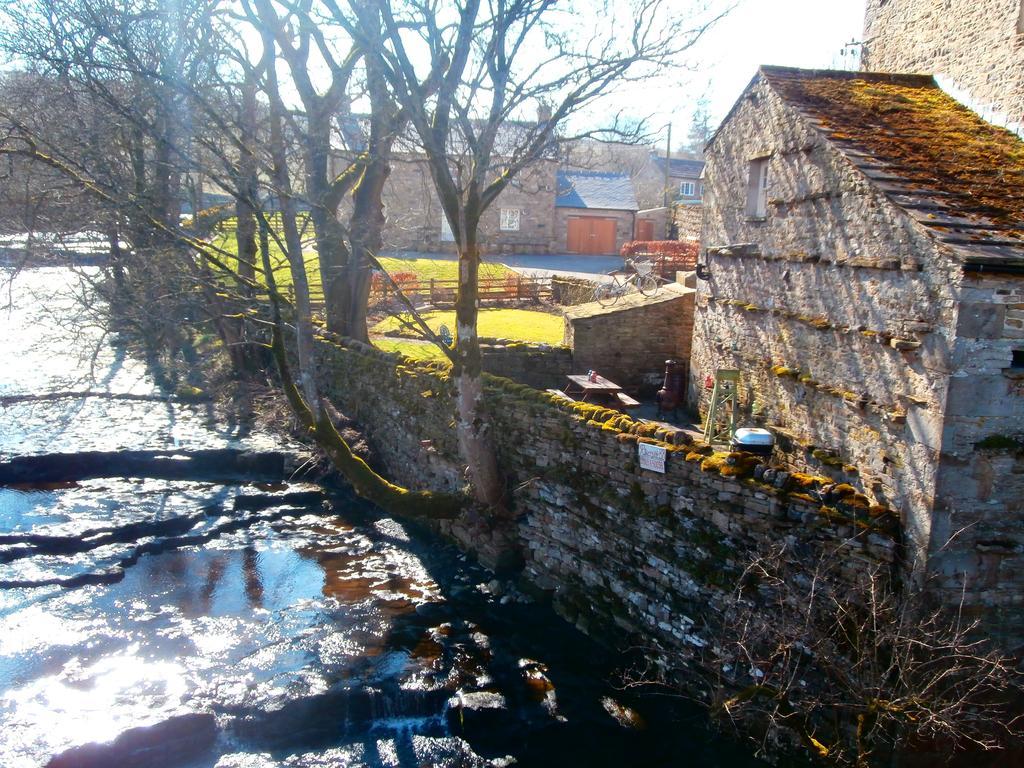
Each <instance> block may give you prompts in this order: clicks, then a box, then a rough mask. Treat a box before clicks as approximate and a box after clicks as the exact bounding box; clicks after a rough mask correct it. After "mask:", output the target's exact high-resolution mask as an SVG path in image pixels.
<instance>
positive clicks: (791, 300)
mask: <svg viewBox="0 0 1024 768" xmlns="http://www.w3.org/2000/svg"><path fill="white" fill-rule="evenodd" d="M706 159H707V171H706V179H705V185H706V186H705V209H706V214H705V217H704V230H703V243H704V246H705V253H706V256H705V259H706V263H707V270H708V273H709V275H708V279H707V280H706V281H702V282H700V284H699V288H698V293H697V299H696V308H695V320H694V325H695V328H694V341H693V355H692V368H693V371H694V379H695V380H696V382H699V383H700V384H701V385H702V386H701V387H700V388H699V389H698V391H699V392H701V393H702V396H703V397H705V398H706V390H705V389H704V388H703V382H704V378H705V377H706V376H707V375H710V374H712V373H714V371H715V370H716V369H719V368H738V369H740V370H741V371H742V386H741V400H742V402H743V404H744V406H745V408H746V409H747V414H748V416H749V418H750V419H751V420H755V421H756V420H761V421H763V422H765V423H767V424H768V425H770V426H771V427H773V428H774V429H776V430H777V432H778V434H779V435H780V437H781V438H782V443H783V447H784V448H785V449H787V460H788V461H789V462H790V463H791V465H792V466H794V467H796V468H802V469H811V470H813V471H815V472H818V473H826V474H828V475H830V476H832V477H833V478H834V479H835V480H836V481H841V482H848V483H851V484H853V485H855V486H857V487H858V488H860V489H861V490H863V491H864V492H865V493H866V494H867V495H868V496H869V497H871V498H872V499H873V500H875V501H876V502H877V503H880V504H885V503H889V504H891V505H893V506H894V507H896V508H898V509H900V511H901V522H902V528H903V537H904V545H905V548H906V552H907V555H908V562H909V564H910V565H911V567H912V572H913V574H914V575H915V576H916V577H917V578H919V579H925V578H927V581H926V582H925V583H926V584H927V586H928V588H929V589H931V590H934V593H935V594H938V595H939V596H942V597H944V598H945V599H947V600H948V601H950V602H956V601H958V600H959V599H960V597H961V589H963V590H965V593H964V594H965V596H966V600H967V604H968V606H969V607H971V608H973V609H975V610H977V611H978V613H979V614H980V615H982V616H983V617H984V619H985V620H986V622H987V623H988V625H989V626H990V627H992V628H993V629H999V630H1002V631H1006V632H1008V633H1010V634H1011V635H1013V636H1014V637H1015V638H1016V639H1017V640H1018V641H1019V640H1020V638H1021V635H1022V633H1021V631H1020V630H1021V621H1020V620H1021V618H1022V616H1024V611H1022V610H1021V609H1022V607H1024V567H1022V566H1024V461H1022V460H1021V457H1022V455H1024V442H1022V436H1024V196H1022V195H1021V194H1020V193H1019V191H1018V190H1019V186H1020V185H1019V179H1020V178H1021V177H1022V176H1024V143H1022V142H1021V141H1020V140H1019V139H1018V138H1017V137H1016V136H1014V135H1013V134H1011V133H1009V132H1008V131H1005V130H1002V129H999V128H995V127H993V126H991V125H990V124H988V123H986V122H984V121H983V120H981V119H980V118H979V117H978V116H977V115H976V114H974V113H973V112H971V111H970V110H968V109H966V108H965V107H963V106H962V105H960V104H958V103H957V102H956V101H955V100H953V99H952V98H950V97H949V96H947V95H946V94H944V93H943V92H942V91H941V90H940V89H939V88H938V87H937V85H936V83H935V81H934V80H933V79H932V78H930V77H926V76H919V75H884V74H869V73H851V72H828V71H806V70H794V69H782V68H774V67H764V68H762V69H761V70H760V71H759V72H758V74H757V75H756V76H755V77H754V79H753V80H752V81H751V83H750V85H749V86H748V87H747V89H746V90H745V91H744V92H743V94H742V95H741V96H740V98H739V100H738V101H737V102H736V104H735V106H734V107H733V108H732V111H731V112H730V113H729V115H728V116H727V117H726V119H725V121H724V122H723V124H722V126H721V127H720V128H719V130H718V132H717V133H716V134H715V136H714V137H713V138H712V140H711V142H710V143H709V145H708V148H707V152H706ZM704 405H706V402H705V403H704ZM951 539H952V541H950V540H951Z"/></svg>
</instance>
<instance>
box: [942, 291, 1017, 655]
mask: <svg viewBox="0 0 1024 768" xmlns="http://www.w3.org/2000/svg"><path fill="white" fill-rule="evenodd" d="M958 298H959V300H960V302H961V303H960V305H959V314H958V318H957V328H956V332H957V339H956V344H955V346H954V348H953V352H952V356H951V358H950V360H949V361H948V370H949V372H950V378H949V390H948V394H947V396H946V408H945V418H944V420H943V422H942V456H941V463H940V466H939V472H938V485H937V488H936V494H935V496H936V503H935V511H934V520H933V523H932V546H931V550H932V552H933V553H934V554H933V556H932V558H931V561H930V563H929V565H930V568H931V572H932V573H933V574H934V575H935V578H936V579H937V585H936V586H937V588H938V589H940V590H941V591H942V592H943V593H944V596H945V598H946V599H947V601H948V602H954V601H958V600H959V599H960V597H961V595H962V594H963V596H964V597H965V599H966V602H967V604H968V606H969V607H970V608H971V609H972V610H973V611H975V613H976V614H977V615H978V616H979V617H983V618H984V619H985V620H986V624H987V626H989V627H990V628H991V630H992V631H996V632H1001V631H1004V630H1006V629H1007V628H1012V629H1011V631H1010V632H1008V633H1007V634H1008V640H1009V641H1010V642H1011V643H1012V641H1013V640H1014V639H1016V641H1017V642H1020V627H1021V626H1024V525H1022V521H1024V359H1021V358H1024V322H1022V320H1024V317H1022V316H1024V278H1012V277H1007V276H1001V275H985V274H981V275H968V276H967V277H966V279H964V280H963V281H962V283H961V284H960V285H959V292H958ZM950 539H953V541H954V545H953V546H947V542H948V541H949V540H950ZM965 574H967V575H968V576H969V578H967V579H966V580H965V579H964V575H965ZM965 589H966V593H965V594H964V590H965ZM1014 634H1015V635H1016V638H1014V637H1013V635H1014Z"/></svg>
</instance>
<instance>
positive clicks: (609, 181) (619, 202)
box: [555, 171, 640, 211]
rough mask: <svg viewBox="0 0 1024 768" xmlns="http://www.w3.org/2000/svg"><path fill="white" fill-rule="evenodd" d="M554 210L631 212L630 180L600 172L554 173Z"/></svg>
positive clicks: (633, 199)
mask: <svg viewBox="0 0 1024 768" xmlns="http://www.w3.org/2000/svg"><path fill="white" fill-rule="evenodd" d="M557 177H558V194H557V195H556V196H555V207H556V208H595V209H602V210H606V211H635V210H637V209H638V208H639V207H640V206H639V205H637V202H636V192H635V191H634V190H633V180H632V179H631V178H630V177H629V175H628V174H625V173H604V172H602V171H558V174H557Z"/></svg>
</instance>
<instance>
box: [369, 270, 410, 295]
mask: <svg viewBox="0 0 1024 768" xmlns="http://www.w3.org/2000/svg"><path fill="white" fill-rule="evenodd" d="M391 279H392V280H394V281H395V284H396V285H397V286H398V287H399V288H401V289H402V293H405V294H412V293H416V292H417V291H418V290H419V287H420V281H419V275H417V274H416V273H415V272H395V274H393V275H392V276H391ZM393 290H394V289H393V288H392V287H391V281H389V280H386V279H385V278H384V276H383V275H381V274H380V273H379V272H374V274H373V277H372V278H370V293H371V294H372V295H374V296H380V295H381V294H385V293H392V292H393Z"/></svg>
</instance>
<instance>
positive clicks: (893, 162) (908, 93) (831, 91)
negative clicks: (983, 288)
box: [755, 67, 1024, 268]
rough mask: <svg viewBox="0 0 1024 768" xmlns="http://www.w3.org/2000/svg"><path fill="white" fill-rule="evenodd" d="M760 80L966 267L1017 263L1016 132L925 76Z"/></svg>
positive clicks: (813, 75)
mask: <svg viewBox="0 0 1024 768" xmlns="http://www.w3.org/2000/svg"><path fill="white" fill-rule="evenodd" d="M759 76H760V77H763V78H764V79H765V80H766V81H767V82H768V84H769V85H770V87H771V88H772V90H773V91H775V92H776V93H777V94H778V95H779V96H780V97H781V98H782V99H783V100H784V101H785V102H786V103H787V104H789V105H790V106H792V107H793V108H795V109H796V110H797V111H799V112H800V113H801V114H802V115H803V116H804V117H805V118H807V119H809V120H810V121H811V123H812V124H813V125H815V127H816V128H817V129H818V130H820V131H821V132H822V133H824V135H825V136H826V137H827V138H828V139H829V141H830V142H831V143H832V144H833V145H835V146H836V147H837V148H838V149H839V150H840V151H841V152H842V153H843V154H844V155H845V156H846V158H847V159H848V160H849V161H850V162H852V163H853V164H854V165H855V166H857V167H858V168H859V169H860V170H861V171H863V172H864V174H865V175H866V176H867V177H868V178H869V179H870V180H871V181H872V182H873V183H874V184H875V185H876V186H877V187H878V188H879V189H880V190H881V191H882V192H883V193H884V194H885V195H886V196H887V197H888V198H889V199H890V200H892V201H893V202H894V203H895V204H896V205H898V206H900V207H901V208H903V209H904V210H905V211H906V212H907V213H908V215H910V216H912V217H913V218H914V219H916V220H917V221H919V222H920V223H921V224H923V225H925V226H926V227H927V228H928V229H929V230H930V231H931V232H932V233H933V235H934V236H935V237H936V238H938V239H939V240H940V241H942V242H944V243H946V244H947V245H948V246H950V249H951V250H952V251H953V252H954V253H956V254H957V255H958V256H959V257H960V258H961V259H963V260H964V261H965V262H967V263H972V264H976V265H990V266H993V267H999V266H1015V267H1018V268H1019V267H1021V266H1024V141H1021V139H1020V138H1019V137H1017V136H1016V135H1015V134H1013V133H1011V132H1010V131H1008V130H1006V129H1004V128H999V127H996V126H994V125H991V124H990V123H987V122H985V121H984V120H982V119H981V117H979V116H978V115H977V114H976V113H974V112H972V111H971V110H970V109H968V108H967V107H965V106H964V105H963V104H961V103H959V102H958V101H956V100H955V99H953V98H952V97H951V96H949V95H948V94H946V93H944V92H943V91H942V89H940V88H939V86H938V84H937V83H936V82H935V80H934V79H933V78H932V77H930V76H927V75H893V74H883V73H868V72H841V71H831V70H802V69H790V68H784V67H762V68H761V70H760V73H759ZM756 79H757V78H755V81H756Z"/></svg>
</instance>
